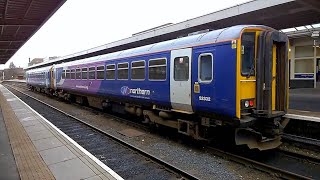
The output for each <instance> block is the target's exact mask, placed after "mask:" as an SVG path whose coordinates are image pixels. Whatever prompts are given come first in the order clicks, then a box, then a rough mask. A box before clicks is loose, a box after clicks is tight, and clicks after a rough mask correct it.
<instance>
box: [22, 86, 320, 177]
mask: <svg viewBox="0 0 320 180" xmlns="http://www.w3.org/2000/svg"><path fill="white" fill-rule="evenodd" d="M18 86H21V87H23V85H21V84H20V83H19V85H18ZM24 87H25V86H24ZM21 93H22V92H21ZM49 106H50V105H49ZM119 119H121V118H119ZM103 133H104V132H103ZM120 141H121V140H120ZM206 149H207V150H209V151H210V152H211V153H212V154H214V155H217V156H221V157H224V158H226V159H228V160H231V161H235V162H237V163H241V164H244V165H246V166H250V167H251V168H253V169H257V170H260V171H263V172H267V173H269V174H272V175H274V176H276V177H281V178H286V179H313V178H315V179H318V178H320V177H319V175H318V176H317V175H316V174H315V173H314V172H310V171H309V170H305V169H313V170H314V171H315V172H317V167H318V169H319V162H318V161H316V160H315V161H316V162H315V161H312V160H311V161H310V160H308V161H307V162H306V161H305V159H301V158H303V156H301V155H300V156H299V155H297V156H294V154H293V153H291V154H290V153H289V154H287V153H286V152H281V151H278V152H276V151H272V152H268V153H266V154H260V156H261V155H262V156H264V155H265V156H276V157H279V159H278V158H273V160H272V158H271V160H270V159H268V158H261V157H259V155H258V156H250V155H246V154H242V155H239V154H237V153H236V152H234V153H232V152H227V151H224V150H221V149H218V148H213V147H206ZM281 159H287V160H286V162H284V163H282V164H281V163H277V161H281ZM302 162H303V163H304V164H303V163H302ZM293 163H294V164H296V166H297V164H299V166H300V169H301V168H302V169H303V170H302V171H299V168H296V167H292V166H291V165H292V164H293ZM290 164H291V165H290ZM107 165H108V164H107ZM285 166H287V167H285ZM299 166H298V167H299ZM303 167H305V168H303ZM295 170H297V171H295ZM319 170H320V169H319ZM120 175H121V174H120Z"/></svg>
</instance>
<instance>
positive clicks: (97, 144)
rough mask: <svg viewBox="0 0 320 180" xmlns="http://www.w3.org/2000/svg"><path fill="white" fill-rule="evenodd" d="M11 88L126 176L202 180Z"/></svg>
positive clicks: (101, 159) (99, 157) (131, 177)
mask: <svg viewBox="0 0 320 180" xmlns="http://www.w3.org/2000/svg"><path fill="white" fill-rule="evenodd" d="M7 88H8V89H9V90H10V91H11V92H13V93H14V94H15V95H16V96H17V97H19V98H20V99H21V100H22V101H24V102H25V103H27V104H28V105H29V106H30V107H32V108H33V109H35V110H36V111H37V112H38V113H39V114H41V115H42V116H44V117H45V118H46V119H47V120H49V121H50V122H51V123H53V124H54V125H55V126H56V127H58V128H59V129H60V130H62V131H63V132H64V133H65V134H67V135H68V136H69V137H71V138H72V139H73V140H74V141H76V142H77V143H78V144H80V145H81V146H82V147H84V148H85V149H86V150H88V151H89V152H90V153H92V154H93V155H94V156H96V157H97V158H98V159H99V160H100V161H101V162H103V163H105V164H106V165H107V166H109V167H110V168H111V169H113V170H114V171H115V172H117V173H118V174H119V175H120V176H121V177H123V178H124V179H199V178H197V177H195V176H193V175H191V174H189V173H188V172H186V171H183V170H181V169H179V168H178V167H176V166H174V165H172V164H169V163H167V162H165V161H163V160H161V159H159V158H157V157H155V156H153V155H151V154H149V153H148V152H145V151H144V150H142V149H140V148H138V147H135V146H133V145H131V144H129V143H127V142H125V141H123V140H121V139H120V138H117V137H115V136H113V135H111V134H109V133H107V132H105V131H103V130H101V129H100V128H99V127H95V126H93V125H91V124H88V123H86V122H84V121H82V120H81V119H78V118H76V117H74V116H72V115H70V114H68V113H65V112H63V111H62V110H59V109H57V108H55V107H53V106H51V105H49V104H47V103H45V102H43V101H40V100H38V99H35V98H34V97H31V96H29V95H27V94H25V93H23V92H21V91H19V90H17V89H15V88H13V87H8V86H7ZM43 105H45V106H43Z"/></svg>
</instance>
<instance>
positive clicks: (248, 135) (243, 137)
mask: <svg viewBox="0 0 320 180" xmlns="http://www.w3.org/2000/svg"><path fill="white" fill-rule="evenodd" d="M235 143H236V145H247V146H248V147H249V148H250V149H259V150H260V151H264V150H268V149H274V148H277V147H278V146H280V145H281V143H282V142H281V137H280V136H279V135H275V136H274V137H272V138H269V137H265V136H263V135H262V134H261V133H260V132H257V131H255V130H254V129H251V128H237V129H236V131H235Z"/></svg>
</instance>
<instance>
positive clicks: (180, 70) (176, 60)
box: [170, 48, 193, 112]
mask: <svg viewBox="0 0 320 180" xmlns="http://www.w3.org/2000/svg"><path fill="white" fill-rule="evenodd" d="M191 53H192V49H191V48H185V49H179V50H173V51H171V59H170V70H171V71H170V72H171V73H170V100H171V105H172V108H173V109H175V110H179V111H186V112H193V110H192V106H191Z"/></svg>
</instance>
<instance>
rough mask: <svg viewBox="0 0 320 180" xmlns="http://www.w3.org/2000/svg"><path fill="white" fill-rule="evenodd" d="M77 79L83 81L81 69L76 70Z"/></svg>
mask: <svg viewBox="0 0 320 180" xmlns="http://www.w3.org/2000/svg"><path fill="white" fill-rule="evenodd" d="M76 79H81V70H80V68H78V69H76Z"/></svg>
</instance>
